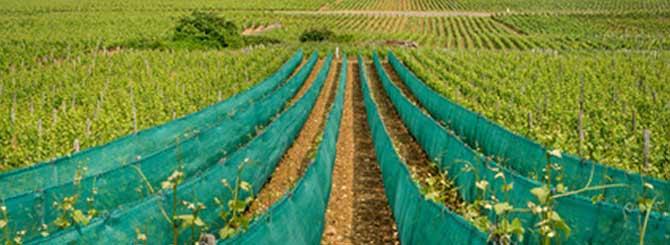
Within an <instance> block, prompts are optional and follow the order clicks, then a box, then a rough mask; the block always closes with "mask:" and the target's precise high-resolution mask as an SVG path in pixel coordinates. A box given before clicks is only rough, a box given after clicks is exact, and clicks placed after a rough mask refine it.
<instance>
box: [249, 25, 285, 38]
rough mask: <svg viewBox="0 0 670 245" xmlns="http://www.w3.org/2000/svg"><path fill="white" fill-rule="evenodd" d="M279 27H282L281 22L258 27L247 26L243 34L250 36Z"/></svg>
mask: <svg viewBox="0 0 670 245" xmlns="http://www.w3.org/2000/svg"><path fill="white" fill-rule="evenodd" d="M277 28H281V24H280V23H274V24H270V25H267V26H258V27H256V28H246V29H244V31H242V36H250V35H255V34H260V33H263V32H266V31H270V30H274V29H277Z"/></svg>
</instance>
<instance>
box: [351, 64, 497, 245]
mask: <svg viewBox="0 0 670 245" xmlns="http://www.w3.org/2000/svg"><path fill="white" fill-rule="evenodd" d="M358 64H359V67H360V68H359V69H360V78H361V89H362V90H363V96H364V100H365V101H364V102H365V110H366V112H367V117H368V123H369V125H370V128H371V130H372V139H373V141H374V144H375V152H376V154H377V161H378V162H379V165H380V168H381V171H382V179H383V181H384V189H385V191H386V196H387V199H388V200H389V203H390V205H391V209H392V210H393V216H394V218H395V220H396V224H397V225H398V234H399V236H400V241H401V243H402V244H444V243H445V242H447V241H448V242H447V243H453V244H487V240H486V238H487V237H486V235H485V234H484V233H482V232H480V231H479V230H477V228H475V227H474V226H473V225H471V224H470V223H468V222H467V221H465V220H464V219H463V218H462V217H461V216H459V215H458V214H456V213H454V212H452V211H451V210H449V209H448V208H446V207H445V206H443V205H442V204H438V203H435V202H433V201H431V200H426V199H425V198H424V197H423V195H422V194H421V192H420V190H419V187H418V184H417V183H416V182H414V180H412V175H411V174H410V171H409V169H408V168H407V166H406V165H405V163H404V162H403V161H402V160H401V159H400V157H399V156H398V153H397V152H396V150H395V148H394V146H393V143H392V141H391V138H390V136H389V134H388V133H387V131H386V129H385V128H384V124H383V122H382V120H381V117H380V116H379V112H378V109H377V105H376V104H375V102H374V101H373V100H372V98H371V96H370V88H369V87H368V79H367V76H366V74H365V66H364V65H363V64H364V63H363V61H362V58H361V57H360V56H359V57H358Z"/></svg>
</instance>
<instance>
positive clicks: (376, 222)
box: [351, 62, 399, 244]
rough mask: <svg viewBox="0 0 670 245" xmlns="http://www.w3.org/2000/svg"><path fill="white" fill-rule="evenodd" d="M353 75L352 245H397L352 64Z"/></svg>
mask: <svg viewBox="0 0 670 245" xmlns="http://www.w3.org/2000/svg"><path fill="white" fill-rule="evenodd" d="M352 66H353V69H352V70H353V74H354V80H353V83H352V84H353V85H354V89H353V90H354V93H353V95H354V96H353V97H354V101H353V102H354V103H353V110H354V122H355V124H354V147H355V152H354V182H353V192H354V198H353V201H354V212H353V220H352V223H353V227H352V234H353V236H352V238H351V241H352V243H353V244H398V243H399V242H398V234H397V227H396V224H395V221H394V219H393V213H392V212H391V208H390V206H389V203H388V201H387V199H386V194H385V192H384V183H383V182H382V177H381V171H380V169H379V164H378V163H377V160H376V155H375V150H374V144H373V142H372V137H371V132H370V127H369V125H368V121H367V114H366V111H365V104H364V103H363V94H362V92H361V89H360V87H361V80H360V78H359V76H358V74H359V71H358V64H357V63H354V62H352Z"/></svg>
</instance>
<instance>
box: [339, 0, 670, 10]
mask: <svg viewBox="0 0 670 245" xmlns="http://www.w3.org/2000/svg"><path fill="white" fill-rule="evenodd" d="M329 9H333V10H383V11H391V10H392V11H444V10H470V11H496V12H502V11H507V10H510V11H514V12H528V11H578V12H584V11H621V12H628V11H657V10H668V9H670V2H668V1H664V0H646V1H639V0H614V1H600V0H558V1H556V0H498V1H490V0H447V1H440V0H428V1H424V0H400V1H396V0H342V1H336V3H335V4H334V5H333V6H332V7H331V8H329Z"/></svg>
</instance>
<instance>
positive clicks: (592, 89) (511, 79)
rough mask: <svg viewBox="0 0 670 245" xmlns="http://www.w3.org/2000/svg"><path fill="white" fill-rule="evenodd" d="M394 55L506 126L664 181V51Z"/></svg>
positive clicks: (668, 142)
mask: <svg viewBox="0 0 670 245" xmlns="http://www.w3.org/2000/svg"><path fill="white" fill-rule="evenodd" d="M399 53H400V54H401V57H403V59H404V61H405V62H406V63H408V64H409V65H410V67H412V69H413V70H414V71H416V72H418V74H419V75H420V76H422V77H423V78H424V79H425V80H426V81H428V82H429V83H430V85H431V86H432V87H434V88H435V89H437V90H439V91H440V92H441V93H442V94H444V95H445V96H447V97H449V98H450V99H452V100H454V101H455V102H457V103H459V104H461V105H464V106H465V107H467V108H470V109H473V110H474V111H476V112H478V113H481V114H482V115H484V116H485V117H487V118H490V119H492V120H495V121H497V122H498V123H501V124H502V125H504V126H505V127H506V128H509V129H512V130H514V131H516V132H519V133H521V134H523V135H526V136H528V137H530V138H532V139H535V140H537V141H539V142H541V143H543V144H546V145H549V146H551V147H555V148H560V149H564V150H566V151H568V152H572V153H575V154H577V153H581V155H583V156H584V157H588V158H590V159H594V160H597V161H600V162H603V163H606V164H609V165H611V166H614V167H617V168H623V169H628V170H631V171H642V172H645V173H647V174H649V175H653V176H657V177H661V178H670V171H668V168H667V166H668V165H670V158H668V156H670V130H669V129H668V125H670V90H668V87H667V86H666V85H667V84H668V82H669V80H668V77H667V74H666V73H667V72H666V71H668V70H670V63H669V62H668V61H669V60H670V59H669V58H670V56H669V55H670V54H668V53H666V52H663V53H658V52H649V53H637V52H596V53H593V54H586V53H582V52H577V53H566V54H554V53H552V52H547V53H536V52H516V51H515V52H484V51H482V52H477V53H473V52H435V51H434V50H429V49H423V50H420V51H416V52H414V51H401V52H399ZM582 81H583V86H584V90H583V91H584V95H583V96H584V99H583V112H582V113H583V125H582V130H583V133H584V141H583V142H580V136H579V135H580V126H579V120H578V119H579V115H580V93H581V92H580V91H581V86H582V85H581V83H582ZM644 130H649V132H650V139H651V149H650V155H649V163H650V165H651V168H650V169H645V167H644V156H643V152H644V151H643V146H644Z"/></svg>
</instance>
